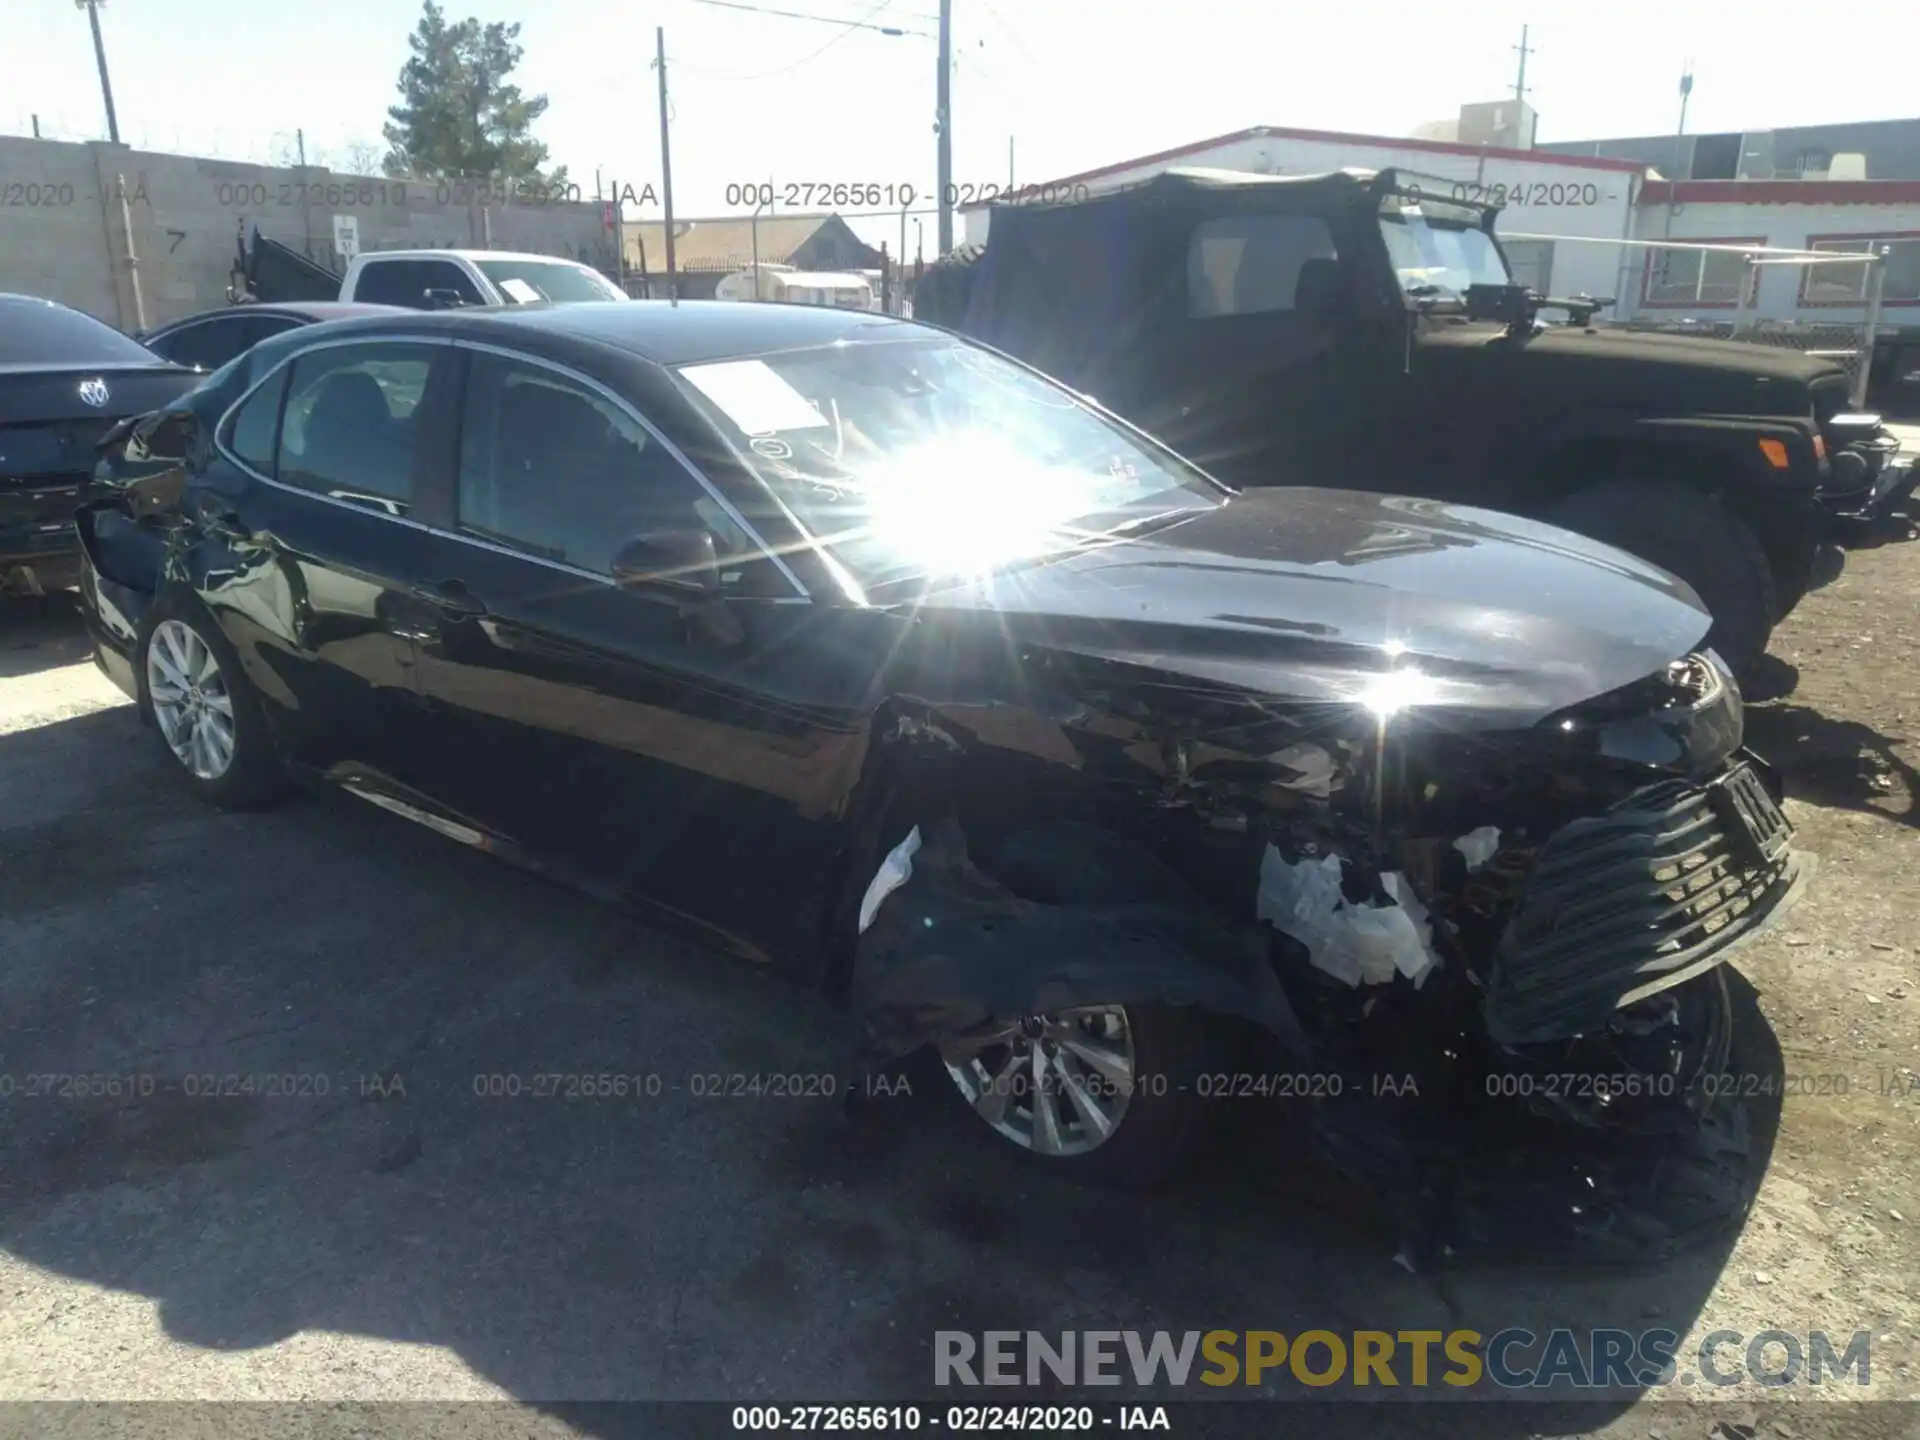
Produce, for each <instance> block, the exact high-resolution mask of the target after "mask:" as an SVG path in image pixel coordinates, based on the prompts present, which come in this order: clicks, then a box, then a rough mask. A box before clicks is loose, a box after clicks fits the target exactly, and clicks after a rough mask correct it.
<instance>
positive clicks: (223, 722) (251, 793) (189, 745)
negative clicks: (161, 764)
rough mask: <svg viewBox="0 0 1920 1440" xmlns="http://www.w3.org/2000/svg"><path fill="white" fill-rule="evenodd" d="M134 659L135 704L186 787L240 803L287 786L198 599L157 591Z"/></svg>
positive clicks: (227, 647)
mask: <svg viewBox="0 0 1920 1440" xmlns="http://www.w3.org/2000/svg"><path fill="white" fill-rule="evenodd" d="M135 660H136V674H137V675H138V676H139V684H140V704H141V707H142V709H144V710H145V711H146V717H147V719H148V720H149V721H151V722H152V725H153V729H154V732H155V733H156V734H157V735H158V736H159V737H160V742H161V744H162V746H163V747H164V748H165V750H166V752H167V754H168V756H169V757H170V758H171V760H172V762H173V766H174V770H175V773H177V774H178V775H180V776H181V778H182V779H183V780H185V782H186V784H187V787H188V788H189V789H190V790H192V791H193V792H194V793H195V794H196V795H198V796H199V797H200V798H201V799H203V800H205V801H206V802H207V803H209V804H211V805H216V806H219V807H220V808H221V809H228V810H240V809H250V808H253V807H255V806H259V805H263V804H266V803H267V802H268V801H271V800H274V799H277V798H278V797H279V796H280V795H281V794H282V793H283V792H284V791H285V790H286V789H287V787H288V783H289V782H288V778H287V775H286V771H285V769H284V767H283V766H282V765H281V763H280V758H279V756H278V754H277V753H276V751H275V749H274V746H273V739H272V736H271V735H270V734H269V733H268V730H267V725H266V721H265V719H264V718H263V717H262V716H261V714H260V707H259V703H258V701H257V700H256V699H255V698H254V694H253V690H252V687H251V686H249V685H248V684H247V679H246V676H245V674H244V673H243V671H242V670H241V666H240V657H239V655H238V654H237V653H236V652H235V651H234V648H233V646H232V645H231V644H230V643H229V642H228V640H227V637H226V636H225V635H223V634H222V633H221V632H220V627H219V626H218V625H216V624H215V623H214V621H213V619H212V617H210V616H209V615H208V614H207V613H206V611H205V610H204V609H203V608H202V607H200V606H199V605H197V604H195V603H194V602H193V601H191V600H188V599H186V598H184V597H181V596H177V595H163V596H162V597H161V598H160V599H159V600H157V601H156V602H155V603H154V607H153V611H152V614H151V617H150V620H149V623H148V624H147V627H146V630H145V633H144V634H143V635H142V637H141V641H140V646H139V650H138V652H137V655H136V657H135Z"/></svg>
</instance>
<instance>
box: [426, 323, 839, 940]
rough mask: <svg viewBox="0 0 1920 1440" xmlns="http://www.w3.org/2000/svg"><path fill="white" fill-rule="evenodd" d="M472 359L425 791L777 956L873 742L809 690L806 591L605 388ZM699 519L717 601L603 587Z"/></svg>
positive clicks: (435, 649)
mask: <svg viewBox="0 0 1920 1440" xmlns="http://www.w3.org/2000/svg"><path fill="white" fill-rule="evenodd" d="M468 367H469V368H468V373H467V377H466V383H465V397H464V402H463V405H462V410H461V424H460V436H459V446H458V462H457V471H458V473H457V482H456V485H455V487H454V497H453V510H454V513H453V514H452V516H450V517H448V519H449V523H448V525H447V526H446V527H445V528H443V529H441V530H439V531H438V532H437V533H436V535H435V537H434V539H433V541H432V545H433V549H432V560H431V562H430V576H429V578H430V580H431V582H432V583H434V584H435V585H437V586H439V587H440V593H441V594H442V596H443V597H444V604H443V605H442V607H441V609H440V613H439V614H438V615H437V616H436V617H435V619H434V621H433V625H432V627H431V628H432V631H433V633H432V635H431V637H430V638H425V639H423V640H422V642H421V645H420V659H419V671H418V674H419V683H420V688H421V691H422V693H423V695H424V696H425V697H426V700H427V705H428V714H429V718H430V723H431V725H432V733H433V736H434V743H433V745H432V747H431V760H430V764H431V766H432V774H431V777H430V779H429V780H428V781H427V782H426V788H427V789H429V791H430V792H431V793H433V794H435V795H437V796H439V797H441V798H442V799H444V800H445V801H447V802H448V803H449V804H450V805H451V806H452V807H453V808H454V809H456V810H457V811H458V813H460V814H461V815H463V816H467V817H470V818H471V819H472V820H473V821H474V822H476V823H477V824H479V825H481V826H483V827H484V828H485V829H487V830H489V831H492V832H494V833H495V834H497V835H499V836H501V837H503V838H505V839H506V840H509V841H512V842H516V843H518V844H519V845H522V846H525V847H527V848H528V849H529V850H531V851H533V852H535V853H536V854H537V855H538V856H540V857H545V858H547V859H551V860H554V861H556V862H557V863H558V864H559V865H561V866H563V867H564V868H565V869H567V870H568V871H570V872H572V876H573V878H576V879H584V880H590V881H597V882H600V883H602V884H605V885H606V886H608V887H609V888H612V889H614V890H616V891H619V892H620V893H622V894H624V895H627V896H630V897H632V898H635V899H640V900H644V901H648V902H651V903H653V904H655V905H658V906H661V907H663V908H665V909H667V910H669V911H671V912H674V913H676V914H678V915H681V916H683V917H687V918H690V919H692V920H694V921H697V922H699V923H700V924H701V925H702V926H705V927H710V928H712V929H716V930H719V931H722V932H724V933H725V934H726V935H727V936H729V937H730V938H732V939H734V940H736V941H744V942H745V943H746V944H747V945H749V946H750V947H752V948H754V949H755V950H757V951H760V952H762V953H768V954H772V953H778V952H780V951H782V950H784V949H785V948H786V942H787V940H788V938H789V936H790V933H791V930H792V926H793V924H794V921H795V917H796V916H797V915H798V914H799V913H801V912H802V911H804V910H805V909H806V902H807V899H808V898H809V897H812V896H817V895H818V894H820V893H821V892H822V890H823V883H822V880H821V876H822V875H823V874H824V873H825V867H826V865H827V862H828V859H829V846H828V845H827V844H826V843H825V831H826V830H827V828H828V823H829V819H830V814H829V812H830V811H831V808H832V806H833V802H834V799H835V797H836V796H837V795H838V794H839V793H840V791H841V790H842V789H844V788H845V787H846V786H848V785H850V784H851V781H852V777H853V775H855V774H857V772H858V768H859V765H860V762H861V759H862V757H863V755H864V747H863V744H862V742H861V736H862V733H863V732H862V730H861V729H860V727H858V726H857V725H853V724H850V723H848V724H840V723H836V721H835V719H834V718H833V717H832V716H831V715H830V714H827V715H823V714H822V713H820V712H818V711H817V710H816V709H815V708H814V707H811V706H809V705H808V704H807V703H806V700H805V696H806V693H807V690H806V686H805V684H804V683H802V682H801V680H800V677H801V676H802V675H803V673H804V672H805V669H806V662H805V657H804V646H803V643H802V641H803V639H804V635H805V632H806V630H807V627H808V625H809V624H810V622H811V620H812V618H813V615H814V607H813V606H812V605H810V604H808V603H807V602H806V600H805V598H804V596H802V594H801V593H800V592H799V590H798V588H797V586H796V584H795V583H794V582H793V581H792V579H791V578H790V577H789V576H788V574H787V572H786V571H785V570H784V568H783V567H781V566H780V565H778V564H777V563H776V562H775V561H774V560H773V559H772V558H771V557H770V556H768V555H767V554H766V553H765V551H764V549H763V547H761V546H760V545H759V544H758V543H757V540H756V537H755V536H753V535H752V534H751V533H750V532H749V531H748V530H747V528H746V527H745V524H744V522H743V521H741V520H740V519H739V518H738V516H737V515H735V514H733V513H732V512H731V511H730V510H729V508H728V507H726V506H724V505H723V504H722V503H721V502H720V500H719V498H718V494H717V492H716V491H714V490H712V489H711V488H710V487H708V486H707V485H706V484H705V483H704V482H703V481H702V480H701V479H700V478H699V477H697V476H696V475H694V474H693V472H692V471H691V470H689V469H688V468H687V467H686V465H684V464H683V463H682V462H681V461H680V460H679V459H678V458H677V457H676V455H675V454H674V453H672V452H671V451H670V450H669V448H668V447H667V446H666V445H665V444H664V443H663V442H662V441H661V440H660V438H659V437H658V435H657V434H656V433H655V432H654V431H653V430H652V429H651V428H650V427H649V426H648V425H647V424H646V423H645V422H644V420H643V419H642V418H641V417H640V416H639V414H638V412H637V411H636V410H634V409H633V408H632V407H631V406H629V405H627V404H626V403H625V402H623V401H621V400H620V399H618V398H617V397H616V395H615V394H614V393H613V392H612V391H611V390H608V389H605V388H603V387H601V386H600V385H598V384H597V383H596V382H592V381H589V380H587V379H585V378H584V377H581V376H577V375H574V374H572V373H571V372H564V371H560V370H557V369H555V368H553V367H551V366H548V365H546V364H543V363H541V362H539V361H536V360H533V359H530V358H529V359H517V358H508V357H506V356H503V355H500V354H497V353H492V352H475V353H474V354H473V355H472V356H471V358H470V360H469V362H468ZM689 529H705V530H707V531H709V532H711V533H712V534H713V535H714V537H715V541H716V548H717V550H718V552H719V556H720V571H721V590H722V594H723V596H724V597H725V598H724V600H723V601H722V602H721V603H720V604H718V605H714V606H710V607H707V608H705V609H689V607H688V606H687V605H686V603H685V602H684V601H682V600H677V599H675V598H674V597H673V596H671V595H670V594H664V593H659V592H654V593H649V592H648V591H646V590H644V589H629V588H622V587H620V586H618V585H616V584H614V583H613V580H612V570H613V561H614V557H615V555H616V554H617V553H618V552H619V551H620V550H621V549H622V548H623V546H624V545H625V543H626V542H627V541H628V540H630V539H631V538H633V537H635V536H637V535H641V534H644V533H658V532H663V531H676V530H677V531H686V530H689ZM783 675H784V676H786V677H787V678H788V680H790V681H792V682H793V683H791V684H787V683H784V682H783V680H782V676H783ZM783 694H785V695H792V696H794V697H796V698H794V699H791V700H786V701H783V700H781V699H779V698H776V697H778V696H780V695H783Z"/></svg>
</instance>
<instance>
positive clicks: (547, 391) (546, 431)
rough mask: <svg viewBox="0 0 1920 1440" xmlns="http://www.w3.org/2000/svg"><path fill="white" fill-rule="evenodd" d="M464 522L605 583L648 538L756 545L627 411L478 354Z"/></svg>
mask: <svg viewBox="0 0 1920 1440" xmlns="http://www.w3.org/2000/svg"><path fill="white" fill-rule="evenodd" d="M457 495H458V505H459V524H460V528H461V529H462V530H465V531H467V532H468V533H470V534H474V535H480V536H484V537H486V538H487V539H489V540H495V541H498V542H500V543H502V544H505V545H509V546H512V547H513V548H514V549H516V550H524V551H526V552H528V553H529V554H532V555H538V556H540V557H541V558H543V559H547V560H559V561H564V562H565V563H567V564H569V565H577V566H579V567H580V568H582V569H585V570H592V571H594V572H596V573H597V574H601V575H605V574H608V573H610V572H611V570H612V562H613V557H614V555H615V554H617V553H618V552H619V550H620V549H621V547H622V546H624V545H625V544H626V543H627V542H628V541H629V540H631V539H633V538H634V537H635V536H637V535H640V534H642V533H645V532H647V531H656V530H673V529H682V530H684V529H688V528H690V527H697V526H705V527H706V528H708V529H709V530H712V531H713V533H714V536H715V539H716V541H717V542H718V548H719V549H720V550H721V551H722V552H723V553H730V552H731V553H737V552H739V551H743V550H745V549H746V548H747V547H748V542H747V539H746V537H745V536H744V535H742V534H740V533H739V531H738V529H737V528H736V527H735V526H734V525H733V524H732V522H731V521H730V520H728V519H727V517H726V516H725V514H724V513H723V512H720V510H719V507H718V506H717V505H715V504H714V503H713V501H712V499H711V497H710V496H709V495H708V494H707V492H706V491H705V490H704V489H703V488H702V487H701V485H700V483H699V482H698V481H697V480H695V479H694V478H693V476H692V475H690V474H689V473H688V472H687V470H686V468H685V467H684V466H682V465H681V464H680V462H679V461H678V460H677V459H675V458H674V456H673V455H672V454H670V453H669V452H668V451H667V449H666V447H665V446H663V445H662V444H661V443H660V442H659V441H658V440H656V439H655V438H654V437H653V436H652V435H651V434H650V433H649V432H648V431H647V429H646V428H645V427H644V426H642V425H639V424H637V423H635V421H634V420H633V418H632V417H631V416H629V415H628V414H627V413H626V412H625V411H624V410H622V409H621V408H620V407H619V406H617V405H615V404H613V403H612V402H611V401H609V400H608V399H606V398H605V397H604V396H602V395H599V394H597V393H596V392H594V391H592V390H589V389H586V388H584V387H582V386H580V385H578V384H577V383H575V382H573V381H570V380H568V379H567V378H566V377H564V376H562V375H559V374H556V373H554V372H553V371H550V370H547V369H545V368H543V367H541V366H537V365H531V364H527V363H524V362H521V361H515V360H508V359H505V358H503V357H500V356H494V355H480V354H476V355H475V356H474V357H473V361H472V368H471V369H470V370H469V371H468V372H467V396H466V405H465V408H464V413H463V415H462V418H461V428H460V474H459V482H458V491H457Z"/></svg>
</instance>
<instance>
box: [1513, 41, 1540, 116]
mask: <svg viewBox="0 0 1920 1440" xmlns="http://www.w3.org/2000/svg"><path fill="white" fill-rule="evenodd" d="M1513 48H1514V49H1515V50H1518V51H1519V52H1520V74H1519V76H1518V78H1516V79H1515V80H1514V82H1513V98H1514V99H1516V100H1518V101H1519V102H1520V103H1521V104H1522V105H1524V104H1526V103H1527V56H1529V55H1531V54H1533V53H1535V52H1534V51H1532V50H1530V49H1529V48H1528V47H1527V27H1526V26H1525V25H1522V26H1521V27H1520V43H1519V44H1518V45H1516V46H1514V47H1513Z"/></svg>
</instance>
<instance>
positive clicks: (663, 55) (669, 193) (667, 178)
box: [653, 25, 680, 301]
mask: <svg viewBox="0 0 1920 1440" xmlns="http://www.w3.org/2000/svg"><path fill="white" fill-rule="evenodd" d="M653 51H654V59H653V63H654V65H655V67H656V68H657V69H658V70H659V71H660V203H661V206H662V207H663V208H664V209H665V211H666V220H667V223H666V227H665V228H666V233H667V299H669V300H674V301H677V300H679V298H680V286H679V283H678V282H677V281H676V280H675V279H674V274H673V147H672V146H671V145H669V144H668V143H667V31H666V27H665V26H664V25H656V26H654V27H653Z"/></svg>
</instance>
